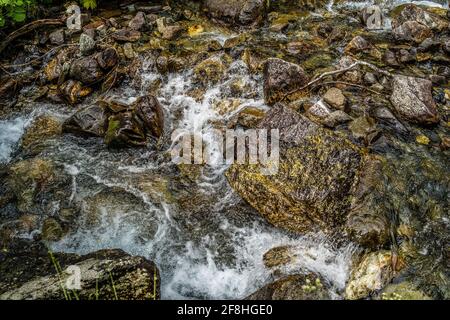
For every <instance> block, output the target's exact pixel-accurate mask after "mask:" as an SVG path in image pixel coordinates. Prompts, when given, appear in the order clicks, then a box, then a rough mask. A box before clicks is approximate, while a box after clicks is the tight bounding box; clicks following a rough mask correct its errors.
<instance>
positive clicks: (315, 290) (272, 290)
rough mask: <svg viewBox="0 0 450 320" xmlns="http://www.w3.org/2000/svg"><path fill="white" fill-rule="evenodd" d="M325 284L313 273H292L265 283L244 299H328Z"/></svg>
mask: <svg viewBox="0 0 450 320" xmlns="http://www.w3.org/2000/svg"><path fill="white" fill-rule="evenodd" d="M329 299H331V297H330V295H329V293H328V289H327V285H326V284H325V282H324V281H323V280H322V279H321V278H320V277H318V276H316V275H314V274H308V275H293V276H288V277H285V278H282V279H280V280H277V281H275V282H273V283H270V284H268V285H266V286H265V287H263V288H261V289H259V290H258V291H256V292H255V293H253V294H251V295H250V296H248V297H247V298H246V300H329Z"/></svg>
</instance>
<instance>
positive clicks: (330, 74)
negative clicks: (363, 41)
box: [281, 60, 392, 101]
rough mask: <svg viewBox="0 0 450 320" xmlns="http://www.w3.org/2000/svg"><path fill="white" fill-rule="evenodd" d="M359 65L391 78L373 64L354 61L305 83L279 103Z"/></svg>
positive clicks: (390, 75)
mask: <svg viewBox="0 0 450 320" xmlns="http://www.w3.org/2000/svg"><path fill="white" fill-rule="evenodd" d="M361 65H362V66H366V67H368V68H370V69H372V70H374V71H376V72H378V73H381V74H383V75H385V76H388V77H392V74H391V73H389V72H387V71H384V70H381V69H380V68H378V67H377V66H375V65H373V64H371V63H369V62H365V61H360V60H356V62H354V63H353V64H351V65H350V66H348V67H346V68H342V69H338V70H333V71H328V72H324V73H322V74H321V75H320V76H319V77H317V78H315V79H313V80H311V81H310V82H308V83H307V84H306V85H304V86H303V87H301V88H297V89H295V90H292V91H290V92H288V93H286V94H285V95H284V96H283V98H282V99H281V101H284V100H285V99H286V98H287V97H289V96H290V95H292V94H294V93H297V92H299V91H303V90H305V89H307V88H308V87H310V86H312V85H313V84H315V83H317V82H319V81H320V80H322V79H323V78H326V77H329V76H332V75H335V74H339V73H343V72H347V71H350V70H352V69H354V68H356V67H357V66H361ZM364 88H365V87H364Z"/></svg>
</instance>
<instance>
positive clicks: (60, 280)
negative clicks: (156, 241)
mask: <svg viewBox="0 0 450 320" xmlns="http://www.w3.org/2000/svg"><path fill="white" fill-rule="evenodd" d="M21 245H22V248H20V249H18V250H14V249H13V250H11V252H7V253H2V254H1V255H2V259H0V270H1V271H2V272H0V299H2V300H3V299H8V300H76V299H81V300H156V299H159V298H160V290H159V287H160V278H159V271H158V268H157V267H156V266H155V264H154V263H153V262H151V261H148V260H146V259H145V258H142V257H137V256H130V255H128V254H127V253H125V252H123V251H122V250H114V249H108V250H101V251H97V252H93V253H91V254H88V255H85V256H79V255H75V254H63V253H54V254H49V253H48V252H47V250H46V249H45V247H44V246H43V245H40V244H33V245H29V244H27V243H26V244H24V243H21ZM30 264H31V265H33V268H32V269H30V268H29V266H30ZM56 265H59V266H58V267H59V268H58V272H57V271H56V269H55V266H56ZM68 266H76V267H78V268H80V272H81V274H80V275H81V290H69V289H65V290H63V289H62V288H63V287H62V286H64V285H65V283H66V281H67V279H68V278H69V276H70V273H69V272H68V271H66V270H67V267H68ZM6 270H8V272H5V271H6Z"/></svg>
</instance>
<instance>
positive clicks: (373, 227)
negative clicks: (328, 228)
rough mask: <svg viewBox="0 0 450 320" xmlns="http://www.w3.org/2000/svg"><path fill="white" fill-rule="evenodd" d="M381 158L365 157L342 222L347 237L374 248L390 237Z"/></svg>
mask: <svg viewBox="0 0 450 320" xmlns="http://www.w3.org/2000/svg"><path fill="white" fill-rule="evenodd" d="M383 169H384V168H383V162H382V160H381V159H379V158H375V157H370V158H365V159H364V163H363V165H362V169H361V172H360V174H359V175H358V176H357V177H356V179H355V184H354V185H353V187H352V191H351V193H352V200H351V205H350V211H349V213H348V218H347V221H346V224H345V229H346V232H347V234H348V235H349V237H350V238H351V239H352V240H354V241H355V242H357V243H359V244H361V245H362V246H364V247H366V248H372V249H376V248H379V247H381V246H383V245H384V244H385V243H387V242H388V241H389V240H390V233H389V231H390V222H389V219H388V217H387V215H386V212H385V208H384V207H383V206H380V205H379V203H382V202H384V201H385V200H384V196H385V195H384V192H383V190H384V189H383V185H382V181H383V176H382V172H383Z"/></svg>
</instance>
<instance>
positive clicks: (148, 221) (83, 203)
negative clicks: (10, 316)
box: [0, 57, 355, 299]
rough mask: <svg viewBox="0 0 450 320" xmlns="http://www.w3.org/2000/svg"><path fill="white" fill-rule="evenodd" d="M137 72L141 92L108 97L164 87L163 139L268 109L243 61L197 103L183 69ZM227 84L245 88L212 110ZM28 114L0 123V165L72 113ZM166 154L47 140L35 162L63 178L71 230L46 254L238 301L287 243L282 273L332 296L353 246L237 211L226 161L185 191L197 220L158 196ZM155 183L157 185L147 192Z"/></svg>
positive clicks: (168, 291) (167, 295)
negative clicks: (145, 267) (314, 283)
mask: <svg viewBox="0 0 450 320" xmlns="http://www.w3.org/2000/svg"><path fill="white" fill-rule="evenodd" d="M217 58H220V57H217ZM144 62H145V61H144ZM143 66H144V67H143V69H144V70H142V87H141V88H140V91H139V90H138V91H136V90H135V89H132V88H126V87H125V88H121V89H119V90H118V91H117V92H115V94H116V95H117V96H118V97H120V98H121V99H122V100H125V101H127V102H132V101H133V100H134V99H135V98H136V97H137V96H138V95H140V94H144V93H145V92H147V90H148V86H150V85H151V83H153V82H154V81H155V80H160V81H161V82H162V83H163V85H162V86H161V88H160V94H159V95H158V98H159V100H160V102H161V104H162V106H163V108H164V112H165V115H166V118H167V121H166V122H167V130H168V131H169V133H170V132H171V131H173V130H175V129H180V128H183V129H186V130H190V131H192V132H195V133H206V132H208V131H209V129H211V128H214V126H215V124H214V123H216V122H220V121H226V120H228V119H230V118H232V117H233V116H234V115H235V114H237V113H238V112H239V111H240V110H242V109H243V108H245V107H247V106H252V107H257V108H261V109H267V108H268V107H267V106H266V105H264V100H263V98H262V97H263V94H262V81H261V78H260V76H255V75H251V74H250V73H249V72H248V70H247V67H246V65H245V64H244V63H243V62H242V61H239V60H238V61H235V62H233V63H231V64H230V65H229V66H228V71H227V76H226V77H225V78H224V79H223V80H222V81H221V82H220V83H218V84H216V85H212V86H209V87H208V88H207V89H206V90H205V92H204V95H203V96H202V98H201V99H199V100H196V99H194V98H192V97H190V96H189V94H188V92H189V91H190V90H191V89H193V88H195V86H196V84H195V83H193V82H192V71H186V72H184V73H177V74H169V75H164V76H163V75H160V74H158V73H156V72H155V71H154V70H151V67H150V64H149V63H146V62H145V63H144V65H143ZM235 80H239V81H241V82H242V83H243V85H244V86H245V88H246V89H245V90H244V91H243V93H242V94H241V95H240V96H239V97H237V99H239V104H238V105H236V106H235V108H232V109H230V110H227V111H226V112H219V110H218V109H217V103H218V102H220V101H222V100H226V99H235V98H236V96H235V95H233V94H232V92H231V91H230V84H231V83H232V82H233V81H235ZM121 90H122V91H121ZM250 93H251V94H250ZM33 108H34V109H35V110H36V111H35V112H33V113H32V114H30V115H29V116H28V117H24V116H19V117H17V118H15V119H12V120H2V121H0V162H3V163H6V162H8V161H10V160H11V155H12V153H13V152H14V150H15V148H16V147H17V145H18V143H19V141H20V139H21V137H22V135H23V132H24V129H25V128H26V126H27V125H28V123H29V122H30V121H31V120H32V119H33V118H35V117H36V116H38V115H40V114H43V113H50V114H51V115H53V116H56V117H57V118H60V119H64V118H67V117H68V116H69V115H70V114H71V113H73V110H71V109H65V108H63V107H62V106H51V105H39V104H36V105H35V106H34V107H33ZM204 138H205V144H206V145H208V146H209V147H210V148H209V151H210V152H211V156H214V155H215V154H216V155H217V154H218V153H219V152H221V151H220V150H219V149H218V148H215V147H214V146H215V144H216V141H215V140H214V138H213V137H212V136H208V135H205V136H204ZM167 151H168V150H162V151H161V150H159V151H155V150H151V149H148V150H147V149H144V150H143V149H130V150H121V151H112V150H108V149H107V148H106V147H105V145H104V143H103V141H102V140H101V139H98V138H89V139H85V138H78V137H74V136H72V135H62V136H61V137H59V138H56V139H54V141H52V143H51V144H50V145H49V146H46V149H45V150H44V151H43V152H42V153H41V154H40V155H39V156H40V157H44V158H48V159H50V160H52V161H53V162H54V163H56V164H57V165H59V166H61V167H62V168H64V172H65V174H66V175H67V176H68V177H69V178H70V180H69V181H71V184H70V186H69V189H70V190H69V191H68V199H67V202H68V203H69V204H70V205H71V206H75V207H77V208H78V209H79V216H78V220H77V221H76V222H74V223H75V224H76V226H75V227H74V228H73V230H75V231H74V232H73V233H71V234H69V235H67V236H66V237H64V238H63V239H62V240H61V241H59V242H57V243H53V244H52V249H53V250H54V251H64V252H75V253H79V254H85V253H89V252H92V251H96V250H99V249H106V248H120V249H123V250H125V251H126V252H128V253H130V254H135V255H141V256H144V257H147V258H149V259H151V260H154V261H155V262H156V264H157V265H158V267H159V269H160V270H161V276H162V277H161V278H162V288H161V290H162V297H163V298H164V299H180V298H187V299H237V298H244V297H246V296H247V295H249V294H251V293H252V292H253V291H255V290H257V289H259V288H260V287H262V286H263V285H265V284H267V283H268V282H270V281H273V280H274V277H273V274H272V271H270V270H268V269H267V268H266V267H265V266H264V263H263V255H264V253H266V252H267V251H268V250H270V249H272V248H274V247H277V246H281V245H283V246H286V245H289V246H291V247H292V248H293V249H292V250H293V252H294V254H295V256H297V257H299V259H297V260H296V261H295V263H293V264H291V265H289V266H288V267H285V268H284V270H283V272H285V273H286V274H294V273H304V272H311V271H312V272H317V273H319V274H321V275H322V276H323V277H324V278H325V279H326V280H327V281H328V282H329V283H330V284H331V285H332V291H333V294H334V296H335V297H337V298H338V297H339V292H340V291H341V290H342V289H343V287H344V285H345V281H346V279H347V277H348V272H349V267H350V261H351V256H352V254H353V251H354V250H355V248H354V247H353V246H352V245H348V246H344V247H340V248H336V247H335V246H333V244H332V243H331V242H330V241H329V239H327V238H326V237H325V236H324V235H315V236H293V235H289V234H287V233H285V232H283V231H281V230H278V229H276V228H274V227H271V226H269V225H268V224H267V223H266V222H265V221H264V220H263V219H262V218H261V217H259V216H257V215H256V213H255V212H254V211H253V209H251V208H249V207H247V209H245V210H246V211H248V212H243V213H242V212H240V209H239V210H236V209H235V208H236V207H237V206H239V205H240V201H241V200H240V199H239V197H237V195H236V194H235V193H234V192H233V191H232V189H231V188H230V186H229V185H228V183H227V181H226V179H225V177H224V171H225V170H226V168H227V166H226V165H225V164H218V165H217V166H216V167H209V168H204V170H203V171H202V174H201V175H200V177H199V178H198V181H196V182H195V184H194V185H191V186H189V188H190V189H189V190H184V191H185V192H190V193H191V197H192V201H195V198H197V197H200V198H202V197H203V198H205V199H208V204H207V205H206V206H205V208H202V206H203V204H202V202H199V204H198V205H197V206H198V207H199V208H198V209H199V211H201V212H200V213H201V214H202V216H200V217H198V216H196V215H195V214H193V213H191V212H190V209H189V206H188V207H187V208H184V207H183V206H181V205H180V203H178V201H179V199H178V198H176V197H175V196H174V197H175V200H174V199H172V195H170V196H169V195H167V193H168V191H167V190H166V191H164V190H163V191H161V190H160V189H159V188H162V189H164V188H163V187H164V186H165V185H166V184H167V185H170V183H171V180H172V179H173V178H174V177H173V176H171V175H170V174H169V173H168V172H171V170H173V166H174V165H173V164H172V163H170V161H169V162H168V161H167V160H163V161H161V157H159V155H158V154H163V153H165V152H167ZM157 159H159V160H157ZM155 181H156V182H158V181H160V182H161V185H162V186H163V187H161V185H159V184H157V183H156V187H155V186H153V185H152V183H155ZM148 189H150V190H148ZM191 189H192V190H191ZM236 211H237V212H238V213H236ZM240 214H241V215H242V216H240ZM93 218H95V219H93Z"/></svg>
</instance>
